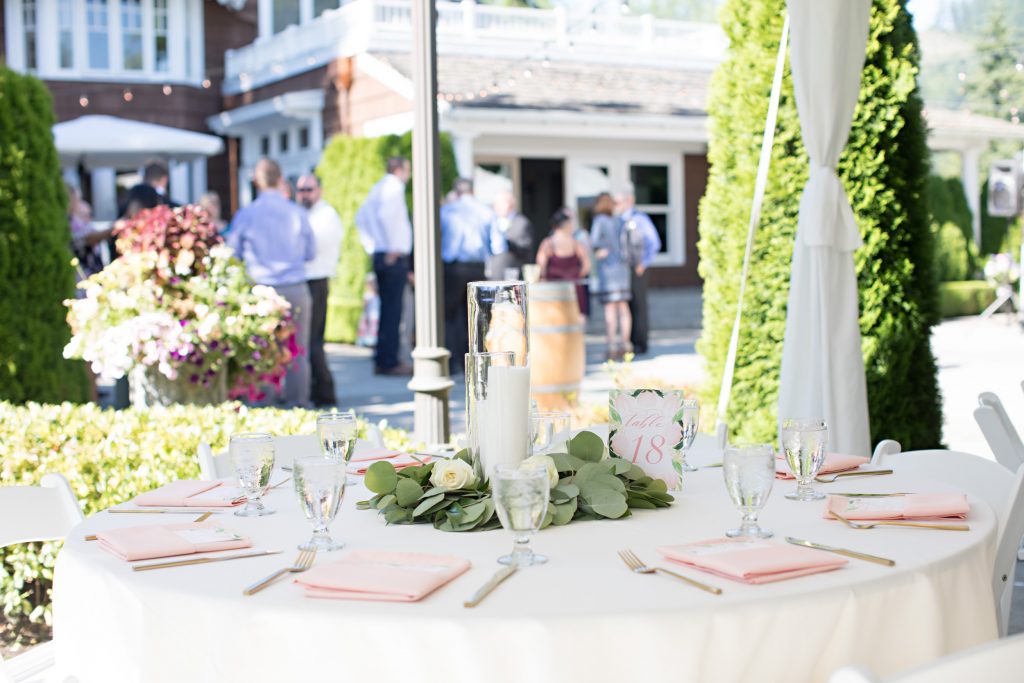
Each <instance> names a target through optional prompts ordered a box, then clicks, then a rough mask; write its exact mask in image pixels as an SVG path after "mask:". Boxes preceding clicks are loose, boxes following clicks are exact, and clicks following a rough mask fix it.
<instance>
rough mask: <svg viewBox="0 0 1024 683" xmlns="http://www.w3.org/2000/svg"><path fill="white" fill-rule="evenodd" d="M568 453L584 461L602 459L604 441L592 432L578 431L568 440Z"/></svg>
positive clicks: (598, 460)
mask: <svg viewBox="0 0 1024 683" xmlns="http://www.w3.org/2000/svg"><path fill="white" fill-rule="evenodd" d="M569 453H571V454H572V456H573V457H575V458H579V459H580V460H584V461H586V462H600V461H601V460H603V459H604V441H603V440H602V439H601V437H599V436H598V435H597V434H594V433H593V432H580V433H579V434H577V435H576V436H574V437H573V438H572V440H571V441H570V442H569Z"/></svg>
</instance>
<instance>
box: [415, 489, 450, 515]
mask: <svg viewBox="0 0 1024 683" xmlns="http://www.w3.org/2000/svg"><path fill="white" fill-rule="evenodd" d="M440 502H444V493H438V494H437V495H434V496H431V497H429V498H427V497H426V494H423V498H422V499H421V500H420V502H419V505H417V506H416V509H415V510H413V511H412V516H413V517H419V516H420V515H422V514H424V513H427V512H429V511H430V508H432V507H434V506H435V505H437V504H438V503H440Z"/></svg>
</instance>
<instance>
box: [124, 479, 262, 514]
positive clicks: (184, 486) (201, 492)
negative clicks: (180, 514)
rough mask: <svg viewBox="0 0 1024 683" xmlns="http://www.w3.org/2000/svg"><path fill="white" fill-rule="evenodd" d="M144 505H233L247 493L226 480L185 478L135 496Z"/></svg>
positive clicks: (240, 501) (242, 501)
mask: <svg viewBox="0 0 1024 683" xmlns="http://www.w3.org/2000/svg"><path fill="white" fill-rule="evenodd" d="M132 502H134V503H135V504H136V505H140V506H143V507H146V506H151V505H152V506H157V507H204V508H207V507H233V506H235V505H241V504H242V503H244V502H245V495H244V494H242V493H241V492H240V491H239V490H238V489H237V488H236V487H234V486H229V485H227V484H226V482H225V481H223V480H222V481H194V480H191V479H183V480H181V481H173V482H171V483H170V484H164V485H163V486H161V487H160V488H157V489H153V490H152V491H146V492H145V493H140V494H139V495H137V496H135V500H133V501H132Z"/></svg>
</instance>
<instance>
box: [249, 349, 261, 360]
mask: <svg viewBox="0 0 1024 683" xmlns="http://www.w3.org/2000/svg"><path fill="white" fill-rule="evenodd" d="M262 357H263V356H262V355H260V352H259V351H253V352H252V359H253V360H259V359H260V358H262Z"/></svg>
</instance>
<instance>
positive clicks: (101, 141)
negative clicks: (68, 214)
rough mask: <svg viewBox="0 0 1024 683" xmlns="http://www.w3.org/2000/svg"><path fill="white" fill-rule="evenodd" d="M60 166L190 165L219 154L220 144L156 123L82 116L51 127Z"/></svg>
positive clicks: (190, 132) (214, 140)
mask: <svg viewBox="0 0 1024 683" xmlns="http://www.w3.org/2000/svg"><path fill="white" fill-rule="evenodd" d="M53 137H54V143H55V144H56V146H57V152H58V154H59V155H60V160H61V163H64V164H69V165H70V164H79V163H81V164H84V165H85V166H86V167H87V168H97V167H114V168H132V167H138V166H142V165H143V164H145V163H146V162H147V161H149V160H150V159H152V158H153V157H162V158H167V159H175V160H177V161H191V160H194V159H201V158H203V157H208V156H213V155H214V154H220V152H221V151H223V149H224V143H223V141H222V140H221V139H220V138H218V137H216V136H213V135H206V134H204V133H196V132H193V131H190V130H182V129H180V128H171V127H170V126H160V125H157V124H155V123H144V122H142V121H132V120H129V119H122V118H118V117H116V116H81V117H79V118H77V119H73V120H71V121H65V122H63V123H58V124H57V125H55V126H54V127H53Z"/></svg>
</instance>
